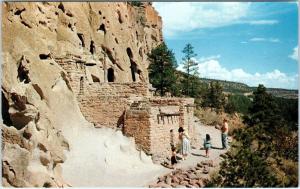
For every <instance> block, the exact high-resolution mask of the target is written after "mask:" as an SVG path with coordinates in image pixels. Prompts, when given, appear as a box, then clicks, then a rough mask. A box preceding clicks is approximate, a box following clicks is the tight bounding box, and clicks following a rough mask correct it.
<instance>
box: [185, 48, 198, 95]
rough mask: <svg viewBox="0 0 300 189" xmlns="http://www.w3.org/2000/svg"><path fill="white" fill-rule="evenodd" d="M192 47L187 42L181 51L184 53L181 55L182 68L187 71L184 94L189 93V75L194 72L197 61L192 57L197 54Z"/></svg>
mask: <svg viewBox="0 0 300 189" xmlns="http://www.w3.org/2000/svg"><path fill="white" fill-rule="evenodd" d="M193 49H194V47H193V46H192V45H191V44H190V43H188V44H186V46H185V47H184V49H183V50H182V52H183V53H184V54H185V56H184V57H183V59H182V60H183V68H184V69H185V71H186V73H187V78H186V87H185V91H186V95H189V94H190V76H191V73H193V72H194V70H195V68H196V67H197V63H196V62H195V61H194V60H193V59H192V58H194V57H196V56H197V54H195V53H194V50H193Z"/></svg>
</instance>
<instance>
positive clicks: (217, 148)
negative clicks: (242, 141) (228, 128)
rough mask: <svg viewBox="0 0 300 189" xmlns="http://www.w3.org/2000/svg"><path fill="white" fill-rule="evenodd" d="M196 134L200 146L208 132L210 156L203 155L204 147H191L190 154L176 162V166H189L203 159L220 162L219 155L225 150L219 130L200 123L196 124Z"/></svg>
mask: <svg viewBox="0 0 300 189" xmlns="http://www.w3.org/2000/svg"><path fill="white" fill-rule="evenodd" d="M195 129H196V136H198V137H200V141H201V146H203V145H202V143H203V140H204V138H205V136H206V134H209V135H210V137H211V139H212V140H211V141H212V149H211V150H210V157H209V158H207V157H205V150H204V149H192V151H191V155H190V156H188V158H187V159H186V160H185V161H182V162H180V163H179V164H178V166H177V167H178V168H188V167H191V166H193V167H194V166H196V164H197V163H198V162H199V161H203V160H214V161H215V162H220V155H221V154H223V153H225V152H226V150H222V149H221V148H222V142H221V133H220V130H218V129H216V128H215V127H213V126H205V125H203V124H201V123H197V125H196V128H195Z"/></svg>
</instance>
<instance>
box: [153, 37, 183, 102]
mask: <svg viewBox="0 0 300 189" xmlns="http://www.w3.org/2000/svg"><path fill="white" fill-rule="evenodd" d="M148 58H149V60H150V62H151V63H150V65H149V78H150V83H151V84H152V85H153V87H155V88H156V89H157V90H158V91H159V92H160V96H164V95H165V93H166V92H171V94H173V95H174V94H175V93H177V87H176V75H175V68H176V66H177V64H176V59H175V57H174V53H173V52H172V51H171V50H169V49H168V47H167V46H166V44H165V43H162V44H160V45H159V46H157V47H156V48H155V49H153V50H152V51H151V53H150V54H148Z"/></svg>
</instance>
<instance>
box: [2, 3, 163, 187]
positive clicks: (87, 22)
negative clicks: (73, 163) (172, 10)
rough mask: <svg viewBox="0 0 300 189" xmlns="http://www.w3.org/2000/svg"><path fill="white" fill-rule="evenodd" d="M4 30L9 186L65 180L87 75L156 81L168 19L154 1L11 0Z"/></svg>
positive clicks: (4, 133)
mask: <svg viewBox="0 0 300 189" xmlns="http://www.w3.org/2000/svg"><path fill="white" fill-rule="evenodd" d="M2 32H3V33H2V49H3V54H2V55H3V57H2V59H3V62H2V73H3V75H2V78H3V79H2V105H3V106H2V118H3V123H4V124H3V125H1V128H2V136H3V146H2V147H3V148H2V155H3V161H2V166H3V176H2V181H3V185H4V186H19V187H21V186H38V187H41V186H44V187H49V186H64V185H65V182H64V179H63V178H62V177H61V164H62V163H63V162H64V161H65V156H64V153H63V150H68V149H69V145H68V141H66V140H65V138H64V137H63V133H62V132H61V128H62V127H72V126H73V127H74V126H76V125H78V124H79V123H84V122H85V119H84V118H83V116H82V114H81V112H80V110H79V107H78V104H77V101H76V100H75V98H74V93H75V95H78V94H79V91H80V80H81V79H82V77H84V78H83V79H84V80H85V82H87V83H88V84H91V86H92V85H93V84H94V83H97V82H106V81H114V82H118V83H126V82H132V81H134V80H135V81H137V82H138V81H141V82H143V83H148V72H147V67H148V65H149V62H148V60H147V56H146V54H147V53H148V52H149V51H150V50H151V49H152V48H153V47H155V46H156V45H158V44H159V43H160V42H161V41H162V35H161V18H160V17H159V16H158V15H157V13H156V11H155V10H154V9H153V7H152V6H151V5H150V4H148V3H145V4H143V6H141V7H133V6H131V5H129V4H127V3H125V2H120V3H48V2H43V3H12V2H11V3H10V2H4V3H2ZM65 62H68V63H70V64H74V65H75V66H78V68H81V69H82V71H83V72H81V71H80V72H77V71H76V70H75V72H72V70H68V69H67V66H66V65H65V67H64V65H63V64H64V63H65ZM82 73H84V75H83V76H81V75H80V74H82Z"/></svg>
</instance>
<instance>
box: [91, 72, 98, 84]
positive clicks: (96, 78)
mask: <svg viewBox="0 0 300 189" xmlns="http://www.w3.org/2000/svg"><path fill="white" fill-rule="evenodd" d="M91 76H92V80H93V82H94V83H99V82H100V79H99V77H97V76H94V75H93V74H92V75H91Z"/></svg>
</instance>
